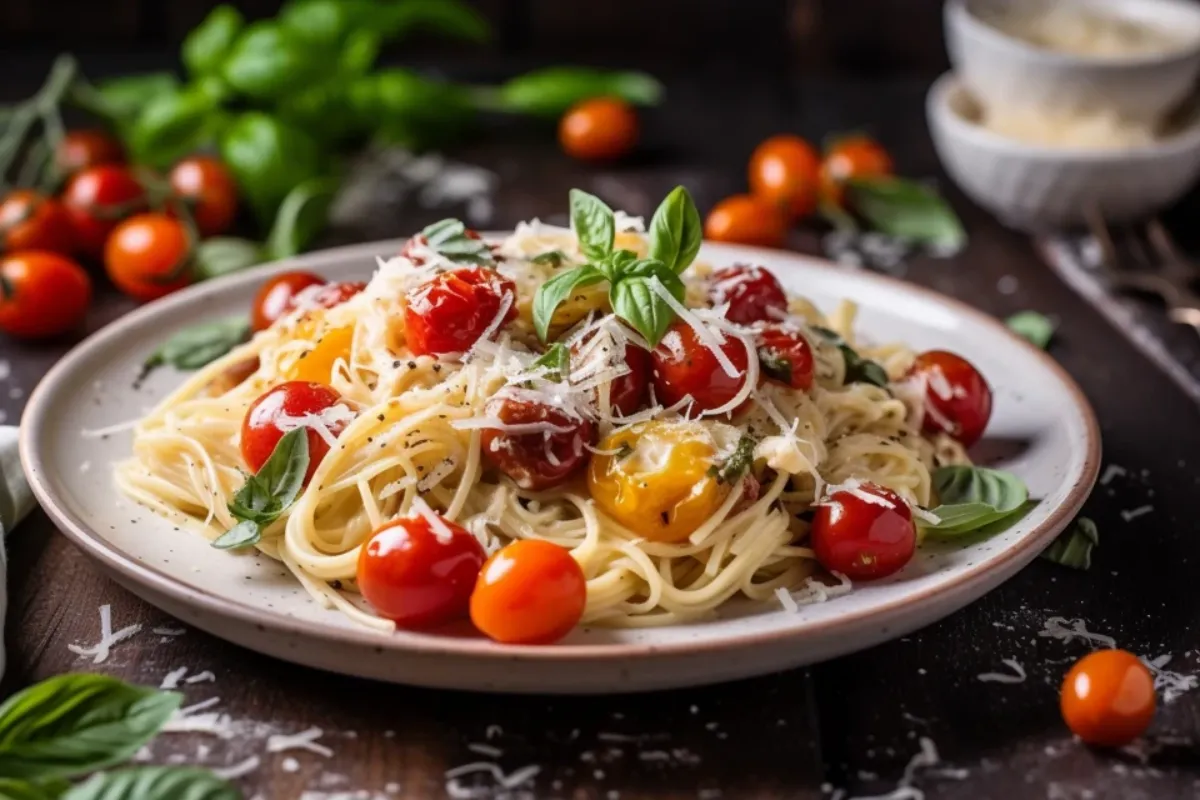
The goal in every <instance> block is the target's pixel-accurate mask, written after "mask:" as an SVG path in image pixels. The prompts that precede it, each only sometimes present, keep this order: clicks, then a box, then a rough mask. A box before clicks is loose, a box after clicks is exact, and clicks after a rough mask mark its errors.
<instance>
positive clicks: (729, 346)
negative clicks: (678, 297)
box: [650, 320, 749, 417]
mask: <svg viewBox="0 0 1200 800" xmlns="http://www.w3.org/2000/svg"><path fill="white" fill-rule="evenodd" d="M720 349H721V352H722V353H724V354H725V356H726V357H727V358H728V359H729V361H730V363H731V364H733V367H734V372H735V373H736V374H735V375H730V374H729V373H728V372H726V371H725V369H724V368H723V367H722V366H721V364H720V362H718V361H717V357H716V356H715V355H714V354H713V351H712V350H711V349H710V348H709V347H708V346H706V345H704V344H701V342H700V340H699V339H698V338H697V337H696V331H695V330H694V329H693V328H692V326H691V325H689V324H687V323H686V322H683V321H682V320H676V321H675V322H674V323H672V324H671V327H670V328H668V329H667V332H666V334H664V335H663V338H662V341H660V342H659V343H658V347H655V348H654V351H653V352H651V353H650V358H651V359H652V360H653V362H654V393H655V396H656V397H657V398H658V401H659V402H660V403H662V404H664V405H667V406H671V405H675V404H676V403H678V402H680V401H682V400H683V399H684V398H685V397H691V399H692V403H691V405H690V406H689V407H687V408H684V409H683V413H685V414H686V415H687V416H691V417H698V416H700V414H701V413H703V412H705V411H712V410H713V409H715V408H720V407H721V406H723V405H725V404H727V403H728V402H729V401H730V400H732V399H733V398H734V397H736V396H737V394H738V392H740V391H741V390H742V387H743V386H744V384H745V382H746V367H747V364H748V361H749V358H748V355H749V354H748V353H747V352H746V345H745V344H744V343H743V342H742V341H741V340H740V339H737V338H734V337H733V336H726V337H725V343H724V344H722V345H721V346H720ZM735 410H736V409H735Z"/></svg>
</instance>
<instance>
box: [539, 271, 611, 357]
mask: <svg viewBox="0 0 1200 800" xmlns="http://www.w3.org/2000/svg"><path fill="white" fill-rule="evenodd" d="M603 280H606V278H605V275H604V273H603V272H601V271H600V270H598V269H596V268H595V267H593V266H591V265H589V264H585V265H583V266H581V267H576V268H575V269H572V270H568V271H567V272H563V273H560V274H558V275H555V276H554V277H553V278H551V279H550V280H548V281H546V282H545V283H543V284H542V285H541V286H539V287H538V290H537V294H536V295H534V298H533V328H534V330H535V331H536V332H537V335H538V338H539V339H541V340H542V341H543V342H544V341H546V336H547V335H548V334H549V332H550V323H551V321H553V319H554V310H555V309H556V308H558V307H559V306H560V305H561V304H562V302H563V301H564V300H566V299H567V298H568V297H570V296H571V292H573V291H575V290H576V289H582V288H583V287H585V286H592V285H594V284H597V283H600V282H601V281H603Z"/></svg>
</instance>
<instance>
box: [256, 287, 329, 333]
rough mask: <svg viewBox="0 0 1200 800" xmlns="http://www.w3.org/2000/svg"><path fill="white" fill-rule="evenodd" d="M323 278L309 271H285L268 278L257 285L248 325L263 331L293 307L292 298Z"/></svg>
mask: <svg viewBox="0 0 1200 800" xmlns="http://www.w3.org/2000/svg"><path fill="white" fill-rule="evenodd" d="M323 283H325V279H324V278H322V277H321V276H320V275H314V274H313V273H311V272H285V273H283V274H281V275H276V276H275V277H274V278H269V279H268V280H267V281H266V282H264V283H263V285H262V286H260V287H258V294H256V295H254V305H253V306H252V307H251V309H250V327H251V328H252V329H253V330H254V331H265V330H266V329H267V328H269V327H271V325H272V324H274V322H275V320H277V319H279V318H280V317H282V316H285V315H286V314H287V313H288V312H289V311H291V310H292V309H293V308H294V298H295V297H296V295H298V294H300V292H302V291H304V290H305V289H307V288H308V287H310V286H320V285H321V284H323Z"/></svg>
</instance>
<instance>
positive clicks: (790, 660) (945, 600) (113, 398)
mask: <svg viewBox="0 0 1200 800" xmlns="http://www.w3.org/2000/svg"><path fill="white" fill-rule="evenodd" d="M400 245H401V243H400V242H377V243H373V244H367V245H361V246H355V247H348V248H342V249H338V250H330V251H325V252H321V253H314V254H311V255H308V256H305V257H303V258H299V259H295V260H293V261H291V262H288V263H286V264H280V265H274V266H268V267H263V268H260V269H256V270H252V271H250V272H247V273H243V274H240V275H235V276H232V277H229V278H226V279H224V280H219V281H215V282H212V283H206V284H202V285H200V286H197V287H194V288H192V289H189V290H187V291H184V292H180V293H178V294H176V295H174V296H172V297H169V298H167V299H165V300H162V301H160V302H157V303H153V304H151V305H149V306H147V307H145V308H143V309H140V310H139V311H136V312H134V313H132V314H130V315H128V316H127V317H124V318H122V319H121V320H119V321H117V322H115V323H114V324H112V325H110V326H108V327H107V328H105V329H104V330H102V331H100V332H99V333H97V334H96V335H94V336H92V337H91V338H90V339H88V340H87V341H86V342H84V343H83V344H82V345H80V346H79V347H77V348H76V349H75V350H74V351H72V352H71V353H70V354H69V355H68V356H66V357H65V358H63V359H62V360H61V361H60V362H59V363H58V364H56V365H55V366H54V368H53V369H52V370H51V371H50V372H49V374H47V375H46V377H45V379H43V381H42V382H41V384H40V385H39V386H38V387H37V391H35V392H34V394H33V396H32V398H31V399H30V402H29V407H28V409H27V411H26V413H25V418H24V420H23V424H22V430H21V434H22V436H21V456H22V459H23V463H24V465H25V470H26V472H27V474H28V475H29V479H30V481H31V483H32V484H33V488H34V491H35V492H36V493H37V496H38V499H39V500H40V501H41V503H42V505H43V507H45V509H46V510H47V511H48V512H49V513H50V515H51V516H52V517H53V518H54V519H55V521H57V522H58V524H59V526H60V527H61V528H62V530H63V531H64V532H65V533H66V534H67V536H68V537H70V538H71V539H72V540H73V541H74V542H75V543H76V544H77V545H78V546H79V547H80V548H82V549H83V551H84V552H85V553H87V554H88V555H90V556H91V557H92V558H94V559H95V560H96V561H97V562H98V563H99V564H100V565H101V566H102V567H103V568H104V569H105V570H106V571H108V573H109V574H111V575H112V577H113V578H114V579H115V580H116V581H117V582H118V583H120V584H121V585H123V586H125V587H126V588H127V589H129V590H130V591H132V592H134V593H135V594H137V595H139V596H141V597H143V598H144V599H146V600H148V601H149V602H151V603H153V604H155V605H157V606H159V607H161V608H163V609H164V610H166V611H168V612H170V613H171V614H174V615H175V616H177V617H178V618H179V619H181V620H183V621H185V622H187V623H190V624H192V625H195V626H196V627H198V628H202V629H203V630H206V631H208V632H210V633H212V634H214V635H216V636H220V637H222V638H225V639H229V640H230V641H233V642H237V643H238V644H241V645H243V646H245V647H249V648H251V649H253V650H258V651H260V652H263V653H267V654H270V655H273V656H277V657H279V658H282V659H286V660H288V661H294V662H297V663H301V664H307V665H311V666H315V667H320V668H323V669H328V670H333V671H336V672H344V673H348V674H352V675H361V676H365V677H370V678H378V679H382V680H387V681H395V682H398V683H410V684H421V685H427V686H440V687H451V688H458V689H474V690H486V691H518V692H519V691H528V692H578V693H582V692H613V691H627V690H645V689H659V688H667V687H676V686H687V685H693V684H702V683H713V682H717V681H724V680H730V679H733V678H740V677H744V676H749V675H758V674H763V673H767V672H773V671H777V670H782V669H787V668H789V667H795V666H799V665H802V664H808V663H811V662H814V661H820V660H822V659H827V658H831V657H833V656H837V655H840V654H842V653H847V652H850V651H854V650H859V649H862V648H865V647H869V646H870V645H873V644H876V643H878V642H882V641H884V640H886V639H890V638H893V637H896V636H900V635H902V634H904V633H907V632H909V631H911V630H914V629H916V628H919V627H921V626H923V625H928V624H929V623H931V622H933V621H934V620H937V619H939V618H941V617H943V616H945V615H947V614H949V613H951V612H953V611H955V610H957V609H959V608H961V607H963V606H964V605H966V604H967V603H970V602H971V601H973V600H975V599H976V598H978V597H980V596H981V595H983V594H984V593H985V592H987V591H989V590H991V589H992V588H994V587H996V586H997V585H999V584H1000V583H1001V582H1002V581H1004V580H1005V579H1006V578H1008V577H1010V576H1011V575H1013V574H1014V573H1015V572H1016V571H1017V570H1019V569H1020V568H1021V567H1023V566H1024V565H1025V564H1027V563H1028V562H1029V561H1030V560H1031V559H1033V558H1034V557H1035V556H1036V555H1037V554H1038V553H1039V552H1040V551H1041V550H1042V548H1043V547H1045V546H1046V545H1047V544H1048V543H1049V542H1050V541H1051V540H1052V539H1053V538H1054V535H1055V534H1056V533H1058V532H1059V531H1061V530H1062V529H1063V528H1064V527H1065V526H1066V525H1067V524H1068V522H1070V520H1071V518H1072V517H1073V516H1074V515H1075V513H1076V511H1078V509H1079V507H1080V505H1082V503H1083V501H1084V498H1086V497H1087V494H1088V491H1089V490H1090V489H1091V487H1092V484H1093V483H1094V482H1095V479H1096V472H1097V469H1098V467H1099V463H1100V434H1099V430H1098V428H1097V425H1096V420H1095V417H1094V415H1093V413H1092V410H1091V409H1090V408H1089V406H1088V404H1087V400H1086V399H1085V398H1084V396H1083V394H1082V393H1081V392H1080V390H1079V388H1078V387H1077V386H1076V385H1075V384H1074V383H1073V382H1072V381H1071V379H1070V378H1069V377H1068V376H1067V375H1066V374H1065V373H1064V372H1063V371H1062V370H1061V369H1060V368H1059V367H1058V365H1057V364H1056V363H1055V362H1054V361H1053V360H1052V359H1050V358H1048V357H1047V356H1045V355H1043V354H1042V353H1040V352H1038V351H1037V350H1035V349H1034V348H1032V347H1030V346H1029V345H1027V344H1026V343H1025V342H1023V341H1021V340H1019V339H1018V338H1016V337H1014V336H1013V335H1011V334H1010V333H1009V332H1008V331H1007V330H1006V329H1005V328H1004V327H1003V326H1002V325H1001V324H999V323H997V322H996V321H995V320H993V319H991V318H989V317H987V316H985V315H983V314H981V313H979V312H977V311H975V310H973V309H971V308H969V307H967V306H965V305H963V304H961V303H958V302H956V301H953V300H950V299H947V298H945V297H942V296H939V295H937V294H934V293H932V292H929V291H927V290H925V289H921V288H918V287H915V286H911V285H908V284H905V283H901V282H899V281H896V280H892V279H889V278H883V277H879V276H876V275H871V274H867V273H863V272H850V271H845V270H841V269H837V268H835V267H832V266H831V265H829V264H827V263H825V262H822V261H819V260H816V259H812V258H805V257H802V256H798V255H795V254H791V253H785V252H780V251H769V250H759V249H753V248H743V247H733V246H727V245H716V244H706V245H705V248H704V250H703V251H702V252H701V258H702V259H706V260H708V261H710V262H712V263H714V264H717V265H722V264H729V263H733V262H735V261H748V262H754V263H760V264H763V265H765V266H767V267H768V268H770V269H771V270H772V271H774V273H775V274H776V275H778V276H779V278H780V280H781V281H782V282H783V283H784V284H785V285H786V286H787V287H788V288H789V289H790V290H791V291H793V292H798V293H801V294H803V295H805V296H807V297H810V298H812V299H813V300H814V301H816V302H817V304H818V305H820V306H821V307H823V308H826V309H828V308H831V307H832V306H833V304H835V303H836V302H837V301H838V300H840V299H842V298H852V299H854V300H856V301H857V302H858V303H859V304H860V306H861V315H860V327H861V330H862V331H863V332H864V333H865V334H867V335H869V336H870V337H872V338H874V339H877V340H902V341H905V342H908V343H910V344H912V345H913V346H914V347H916V348H918V349H924V348H935V347H942V348H949V349H953V350H955V351H957V352H959V353H962V354H963V355H964V356H966V357H967V358H969V359H970V360H971V361H973V362H974V363H975V364H976V365H978V367H979V368H980V369H981V370H982V372H983V373H984V375H986V376H987V377H988V379H989V381H990V382H991V384H992V386H993V389H994V391H995V411H994V414H993V417H992V422H991V425H990V427H989V428H988V440H985V442H984V443H982V444H981V446H980V449H979V452H978V453H977V455H978V456H979V457H981V458H983V459H984V460H989V461H996V462H997V463H1001V464H1003V466H1004V467H1006V468H1008V469H1011V470H1013V471H1014V472H1016V473H1018V474H1019V475H1020V476H1021V477H1022V478H1024V479H1025V481H1026V483H1027V484H1028V485H1029V488H1030V490H1031V494H1032V496H1034V497H1038V498H1041V502H1040V503H1039V504H1038V506H1037V507H1036V509H1034V511H1033V512H1032V513H1030V514H1029V515H1028V516H1027V517H1025V519H1024V520H1022V521H1021V523H1020V524H1018V525H1016V526H1015V527H1013V528H1012V529H1010V530H1008V531H1006V532H1004V533H1001V534H999V535H997V536H994V537H992V538H990V539H987V540H985V541H982V542H977V543H974V544H971V545H969V546H965V547H962V546H944V545H932V544H931V545H926V546H924V547H922V548H921V549H920V551H919V552H918V555H917V557H916V558H914V559H913V561H912V562H911V563H910V564H909V565H908V566H907V567H906V568H905V569H904V570H902V571H901V572H900V573H899V574H898V575H896V576H894V577H892V578H890V579H888V580H885V581H881V582H877V583H873V584H861V585H860V586H858V587H857V588H856V589H855V590H854V591H853V592H851V593H849V594H847V595H843V596H841V597H838V598H835V599H833V600H830V601H828V602H825V603H820V604H815V605H808V606H804V607H802V608H801V609H800V611H799V612H798V613H789V612H787V611H785V610H783V609H782V608H780V607H778V606H774V605H772V606H757V605H751V604H749V603H743V604H742V605H741V606H740V607H737V606H735V607H733V608H731V609H730V610H729V613H727V614H726V615H724V616H723V617H722V618H720V619H716V620H713V621H709V622H703V623H699V624H692V625H683V626H676V627H669V628H658V629H648V630H634V631H614V630H603V629H590V630H587V629H585V630H577V631H575V632H574V633H572V634H571V635H570V636H569V637H567V639H566V640H564V641H563V642H561V643H559V644H557V645H554V646H549V647H514V646H508V645H499V644H495V643H493V642H490V641H488V640H486V639H484V638H482V637H477V636H470V635H466V634H465V633H464V635H461V636H447V635H441V634H439V635H432V634H421V633H409V632H399V633H395V634H390V635H385V634H380V633H377V632H375V631H369V630H364V629H362V628H360V627H358V626H356V625H355V624H354V623H352V622H350V621H348V620H347V619H346V618H344V617H343V616H342V615H340V614H339V613H337V612H335V611H327V610H323V609H321V608H319V607H318V606H317V605H316V603H314V602H313V601H312V600H311V599H310V598H309V596H308V595H307V594H306V593H305V592H304V591H303V590H302V589H301V588H300V586H299V585H298V584H297V583H296V582H295V581H294V580H292V579H291V577H290V576H288V575H287V574H286V573H285V572H284V570H283V568H282V567H281V566H280V565H278V564H276V563H274V562H273V561H271V559H269V558H267V557H265V556H261V555H235V554H231V553H228V552H224V551H220V550H214V549H213V548H211V547H210V546H209V545H208V543H207V542H206V541H204V540H203V539H201V538H200V537H198V536H196V535H194V534H191V533H188V532H185V531H180V530H177V529H175V528H174V527H173V526H172V525H171V524H170V523H169V522H167V521H165V520H163V519H162V518H159V517H157V516H156V515H154V514H152V513H151V512H149V511H147V510H145V509H142V508H141V507H139V506H138V505H136V504H135V503H133V502H131V501H128V500H125V499H124V498H122V497H121V496H120V495H119V494H118V492H117V491H116V489H115V488H114V486H113V483H112V479H111V470H110V465H111V464H112V463H113V462H115V461H117V460H119V459H122V458H125V457H126V456H127V455H128V453H129V449H130V433H129V432H128V431H126V432H123V433H115V434H112V435H110V436H109V437H107V438H105V439H96V438H84V437H83V436H82V435H81V431H82V430H84V429H96V428H101V427H105V426H109V425H113V424H115V423H120V422H125V421H128V420H130V419H131V418H133V417H136V416H139V415H140V414H141V413H143V412H144V411H146V410H148V409H149V408H151V406H153V405H154V404H155V403H157V402H158V400H159V399H160V398H162V397H163V396H164V395H165V394H166V393H167V392H168V391H170V390H171V389H172V388H173V387H174V386H175V385H177V384H178V383H179V382H180V380H181V376H180V375H179V374H177V373H172V372H171V371H170V370H160V371H159V372H157V373H155V374H154V375H152V376H151V378H150V379H149V380H148V381H147V382H146V384H145V385H144V386H143V387H142V388H141V389H140V390H135V389H133V388H132V385H133V383H134V378H135V376H136V375H137V374H138V371H139V366H140V365H141V363H142V361H143V360H144V359H145V357H146V355H147V354H148V353H150V352H151V351H152V350H154V348H155V347H156V345H157V344H158V343H159V342H161V341H162V340H163V339H164V337H166V336H167V335H169V334H170V333H171V332H172V331H174V330H176V329H178V328H181V327H184V326H186V325H191V324H193V323H196V322H200V321H202V320H206V319H211V318H214V317H218V316H226V315H229V314H231V313H237V312H241V311H247V310H248V308H249V305H250V299H251V297H252V296H253V294H254V290H255V288H256V287H257V286H258V285H259V283H261V281H262V280H263V279H264V278H265V277H266V276H267V275H268V274H270V273H271V272H273V271H278V270H281V269H295V268H298V267H301V268H305V269H311V270H315V271H317V272H320V273H322V274H324V275H326V276H328V277H330V278H334V279H351V278H353V279H359V280H363V279H366V278H367V277H368V276H369V275H370V274H371V272H372V270H373V269H374V258H375V256H376V254H380V253H394V252H397V250H398V248H399V247H400ZM1000 445H1002V446H1000ZM989 454H990V457H989Z"/></svg>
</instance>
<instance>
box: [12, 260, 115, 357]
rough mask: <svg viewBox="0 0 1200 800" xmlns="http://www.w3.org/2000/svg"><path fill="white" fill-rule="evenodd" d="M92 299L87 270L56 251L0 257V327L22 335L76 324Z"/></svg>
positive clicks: (53, 331) (40, 334)
mask: <svg viewBox="0 0 1200 800" xmlns="http://www.w3.org/2000/svg"><path fill="white" fill-rule="evenodd" d="M91 299H92V282H91V280H90V279H89V278H88V276H87V273H86V272H84V271H83V269H82V268H81V267H80V266H79V265H78V264H76V263H75V262H74V261H72V260H71V259H69V258H66V257H65V256H63V255H60V254H58V253H47V252H43V251H37V250H26V251H23V252H20V253H12V254H10V255H6V256H4V257H3V258H0V330H2V331H5V332H6V333H9V334H11V335H13V336H17V337H20V338H24V339H40V338H45V337H48V336H57V335H58V334H60V333H65V332H66V331H69V330H71V329H72V328H75V327H77V326H78V325H79V324H80V323H81V322H82V321H83V317H84V315H85V314H86V313H87V307H88V303H89V302H90V301H91Z"/></svg>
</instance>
